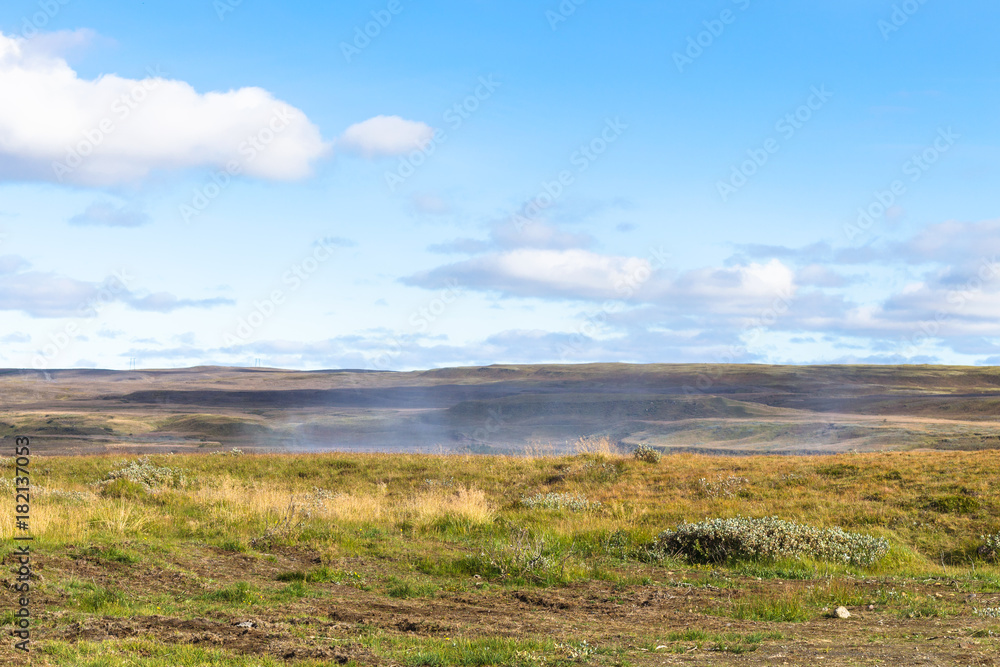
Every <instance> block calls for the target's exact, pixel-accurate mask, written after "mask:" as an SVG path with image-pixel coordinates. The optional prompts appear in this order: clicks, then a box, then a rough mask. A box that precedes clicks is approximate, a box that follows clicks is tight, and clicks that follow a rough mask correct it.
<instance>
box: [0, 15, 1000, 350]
mask: <svg viewBox="0 0 1000 667" xmlns="http://www.w3.org/2000/svg"><path fill="white" fill-rule="evenodd" d="M577 2H578V0H566V1H565V2H562V3H560V2H558V1H555V0H553V1H552V2H518V1H509V0H508V1H506V2H499V1H491V0H469V1H466V2H433V1H425V2H421V3H411V2H408V1H407V0H394V1H391V2H390V1H389V0H385V1H375V2H368V1H366V2H360V3H353V4H349V5H342V4H340V3H337V4H336V5H335V6H331V3H308V2H301V3H292V4H289V3H277V2H266V1H264V0H243V1H242V2H237V0H219V1H217V2H213V1H212V0H173V1H171V2H165V1H162V2H150V1H147V2H143V3H111V2H100V1H91V2H80V1H79V0H41V1H39V0H35V1H34V2H25V1H20V0H17V1H14V0H12V1H10V2H6V3H4V5H3V8H2V9H0V33H2V36H0V102H2V104H0V366H5V367H40V368H66V367H93V366H96V367H106V368H125V367H127V365H128V363H129V360H130V359H132V358H136V359H137V360H138V363H139V365H140V366H142V367H150V368H152V367H159V368H162V367H179V366H189V365H197V364H232V365H249V364H253V363H255V361H256V360H257V359H259V360H260V362H261V363H262V364H265V365H271V366H281V367H288V368H307V369H315V368H336V367H346V368H378V369H413V368H430V367H438V366H448V365H471V364H489V363H541V362H589V361H628V362H688V361H703V362H722V361H746V362H767V363H845V362H874V363H929V362H940V363H958V364H996V363H998V362H1000V318H998V317H997V315H998V314H1000V258H998V255H1000V213H998V211H997V198H996V196H995V194H994V193H995V191H996V183H997V181H998V177H1000V147H998V134H1000V133H998V130H1000V125H998V123H997V120H996V118H997V117H998V110H1000V104H998V102H1000V58H998V56H1000V46H998V45H997V42H996V39H995V26H996V25H997V21H998V19H1000V7H997V6H996V5H995V3H987V2H966V3H960V4H959V5H957V6H956V5H955V3H952V4H949V5H945V4H944V3H942V2H940V1H939V0H925V1H924V2H920V0H909V1H908V2H895V3H894V2H888V1H882V0H877V1H872V0H865V1H864V2H861V1H860V0H838V2H818V3H801V2H791V1H790V0H784V1H777V2H771V3H763V2H758V0H713V1H711V2H696V3H665V2H628V1H626V2H620V3H614V4H611V3H598V2H595V1H594V0H587V1H584V2H579V4H577ZM366 30H367V32H368V35H365V31H366ZM863 212H867V213H866V214H865V215H862V213H863Z"/></svg>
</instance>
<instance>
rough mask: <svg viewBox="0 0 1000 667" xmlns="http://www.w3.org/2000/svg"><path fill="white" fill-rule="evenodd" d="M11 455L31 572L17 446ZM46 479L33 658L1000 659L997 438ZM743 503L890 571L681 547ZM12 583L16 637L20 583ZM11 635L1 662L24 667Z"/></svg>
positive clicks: (210, 462)
mask: <svg viewBox="0 0 1000 667" xmlns="http://www.w3.org/2000/svg"><path fill="white" fill-rule="evenodd" d="M653 458H655V457H653ZM2 470H3V478H2V481H0V486H2V487H3V489H4V491H5V495H6V497H8V498H9V504H10V507H9V510H8V511H6V512H3V513H2V517H3V518H2V519H0V531H2V533H3V536H4V538H5V545H6V546H5V558H4V563H5V568H6V570H7V571H8V572H11V571H16V568H17V566H16V564H15V560H14V557H13V555H12V552H13V547H12V546H10V545H11V544H12V543H11V542H10V541H9V539H8V538H10V537H11V536H12V535H13V533H14V526H13V522H12V521H13V520H12V516H13V514H14V500H13V485H14V481H13V478H14V469H13V461H12V460H11V459H7V460H5V461H4V462H3V467H2ZM31 470H32V479H33V484H34V486H35V488H34V492H33V494H32V499H31V500H32V506H31V521H32V529H33V532H34V534H35V535H36V537H37V540H36V542H35V543H34V551H35V561H36V568H37V569H36V574H37V578H36V579H35V580H34V581H33V582H32V583H33V592H32V598H31V605H32V609H33V613H34V618H33V623H34V628H33V633H34V634H33V638H34V640H35V642H34V644H33V653H32V656H33V660H34V662H33V664H35V665H85V666H94V667H97V666H108V667H112V666H114V667H118V666H125V665H156V666H163V667H167V666H175V665H192V666H193V665H219V666H233V667H235V666H249V665H279V664H288V665H303V666H305V665H326V664H357V665H574V664H587V665H663V664H678V665H680V664H685V665H708V664H740V665H744V664H745V665H782V664H788V665H804V664H812V665H815V664H817V661H822V663H820V664H830V665H877V664H899V665H911V664H935V665H952V664H954V665H980V664H981V665H989V664H995V662H994V660H995V656H997V655H1000V620H998V619H997V618H996V616H998V615H1000V568H998V567H997V565H996V564H995V563H994V562H993V561H994V559H995V554H994V553H990V552H989V550H988V549H980V547H981V546H982V545H983V544H984V536H989V535H996V534H997V533H998V532H1000V516H998V510H1000V497H998V489H1000V453H998V452H995V451H983V452H929V453H917V452H909V453H899V452H897V453H868V454H843V455H838V456H832V457H738V458H721V457H706V456H695V455H686V454H675V455H669V456H665V457H663V458H662V460H660V461H652V460H651V461H643V460H638V459H636V458H635V457H633V456H631V455H627V454H620V453H618V452H616V451H614V448H613V447H611V445H610V443H609V442H608V441H603V442H602V441H597V440H592V441H585V442H582V443H581V453H580V454H577V455H575V456H564V457H540V458H523V457H521V458H518V457H486V456H471V455H470V456H431V455H374V454H373V455H365V454H318V455H248V454H242V453H240V452H238V451H235V452H229V453H225V454H205V455H177V456H170V455H158V456H150V457H148V458H143V459H139V458H136V457H128V458H120V457H112V456H86V457H36V458H34V459H33V461H32V468H31ZM738 516H742V517H755V518H760V517H772V516H773V517H778V518H780V519H784V520H787V521H791V522H795V523H796V524H799V525H801V526H808V527H813V528H833V527H839V528H842V529H843V530H845V531H848V532H849V533H851V534H857V535H862V536H872V537H877V538H884V542H883V543H884V544H885V546H887V550H886V553H885V554H884V556H882V557H880V558H878V560H877V562H874V563H873V564H860V563H861V561H862V560H863V559H857V560H850V558H847V559H841V560H840V561H839V562H837V561H836V559H830V558H826V559H823V558H821V557H820V556H818V555H816V554H811V553H810V552H808V551H806V552H804V553H801V554H791V555H788V554H786V555H783V556H779V557H760V556H758V557H754V556H747V555H746V554H744V556H743V557H740V558H736V557H733V558H729V559H725V560H723V559H715V560H713V559H711V558H708V559H706V558H704V554H705V552H704V551H702V552H700V553H701V556H699V553H698V552H696V551H694V550H690V549H689V550H687V551H685V550H684V549H680V548H677V547H676V542H673V543H671V542H670V540H667V539H664V538H663V537H661V534H662V533H663V531H666V530H669V529H674V528H676V527H677V526H678V525H680V524H683V523H684V522H699V521H702V520H704V519H709V518H732V517H738ZM858 539H861V538H858ZM671 544H673V545H674V546H670V548H667V547H668V546H669V545H671ZM733 553H736V552H733ZM871 553H874V552H871ZM4 577H5V581H4V583H5V584H7V585H8V586H5V590H6V598H5V604H4V606H3V610H4V612H3V616H2V618H0V620H2V622H3V624H4V625H5V631H6V630H8V629H10V628H11V627H12V623H13V622H14V621H15V618H14V616H13V611H11V610H13V609H14V608H15V601H16V597H15V594H14V592H13V591H10V590H9V584H11V583H12V580H13V579H15V578H16V575H15V574H5V575H4ZM839 606H844V607H846V608H847V609H848V610H849V612H850V614H851V616H850V618H847V619H841V618H836V617H835V615H834V613H833V611H834V610H835V609H836V608H837V607H839ZM5 634H6V632H5ZM13 641H14V640H13V639H12V638H8V639H7V640H6V641H5V642H4V646H3V648H2V649H0V661H4V664H25V661H24V659H23V656H21V655H20V654H18V653H16V652H15V651H14V650H13V648H12V645H13Z"/></svg>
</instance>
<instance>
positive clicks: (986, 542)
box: [976, 533, 1000, 561]
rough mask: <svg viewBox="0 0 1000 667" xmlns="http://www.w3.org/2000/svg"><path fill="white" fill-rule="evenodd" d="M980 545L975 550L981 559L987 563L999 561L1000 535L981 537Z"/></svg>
mask: <svg viewBox="0 0 1000 667" xmlns="http://www.w3.org/2000/svg"><path fill="white" fill-rule="evenodd" d="M981 539H982V540H983V543H982V545H980V547H979V548H978V549H977V550H976V553H977V554H979V556H981V557H982V558H984V559H985V560H988V561H997V560H1000V533H997V534H996V535H983V536H981Z"/></svg>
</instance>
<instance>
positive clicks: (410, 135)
mask: <svg viewBox="0 0 1000 667" xmlns="http://www.w3.org/2000/svg"><path fill="white" fill-rule="evenodd" d="M433 136H434V128H432V127H431V126H430V125H427V124H426V123H421V122H419V121H414V120H406V119H404V118H400V117H399V116H375V117H374V118H369V119H368V120H366V121H364V122H362V123H355V124H354V125H351V126H350V127H349V128H347V129H346V130H345V131H344V134H343V135H341V137H340V140H339V141H338V142H337V145H338V147H340V148H342V149H344V150H347V151H351V152H354V153H359V154H361V155H363V156H364V157H367V158H374V157H386V156H392V155H402V154H404V153H408V152H410V151H413V150H418V149H421V148H423V147H424V146H426V145H427V144H428V143H429V142H430V141H431V138H432V137H433Z"/></svg>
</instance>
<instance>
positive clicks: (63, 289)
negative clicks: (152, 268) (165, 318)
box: [0, 255, 234, 318]
mask: <svg viewBox="0 0 1000 667" xmlns="http://www.w3.org/2000/svg"><path fill="white" fill-rule="evenodd" d="M29 268H30V263H29V262H27V261H26V260H24V259H23V258H21V257H17V256H14V255H5V256H2V257H0V311H20V312H22V313H25V314H26V315H28V316H30V317H36V318H58V317H93V316H94V315H96V314H97V312H98V311H99V310H100V309H101V308H103V307H105V306H107V305H109V304H112V303H119V304H123V305H125V306H126V307H128V308H131V309H133V310H139V311H147V312H157V313H170V312H173V311H175V310H178V309H181V308H214V307H216V306H221V305H230V304H233V303H234V301H233V300H232V299H221V298H215V299H180V298H178V297H176V296H174V295H173V294H170V293H167V292H159V293H156V294H148V295H143V294H140V293H136V292H134V291H132V290H131V289H129V288H128V287H127V285H126V281H124V280H123V279H122V278H121V277H119V276H110V277H108V279H106V280H105V281H103V282H101V283H94V282H87V281H82V280H76V279H74V278H70V277H68V276H64V275H60V274H57V273H54V272H51V271H48V272H46V271H30V270H27V269H29Z"/></svg>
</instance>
